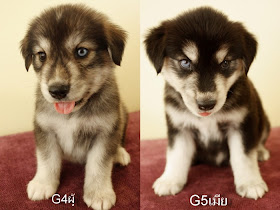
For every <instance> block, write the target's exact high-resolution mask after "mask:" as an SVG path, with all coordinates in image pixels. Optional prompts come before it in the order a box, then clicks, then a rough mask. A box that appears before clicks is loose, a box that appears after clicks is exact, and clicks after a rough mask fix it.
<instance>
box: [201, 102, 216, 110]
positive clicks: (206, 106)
mask: <svg viewBox="0 0 280 210" xmlns="http://www.w3.org/2000/svg"><path fill="white" fill-rule="evenodd" d="M216 102H217V101H216V100H208V101H197V105H198V108H199V109H200V110H202V111H209V110H211V109H213V108H214V107H215V105H216Z"/></svg>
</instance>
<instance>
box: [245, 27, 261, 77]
mask: <svg viewBox="0 0 280 210" xmlns="http://www.w3.org/2000/svg"><path fill="white" fill-rule="evenodd" d="M243 30H244V33H243V36H244V43H245V47H244V51H245V55H244V60H245V65H246V66H245V70H246V74H247V73H248V71H249V68H250V66H251V64H252V62H253V60H254V58H255V56H256V53H257V47H258V43H257V40H256V39H255V37H254V36H253V35H252V34H251V33H249V32H248V31H247V30H246V29H245V28H243Z"/></svg>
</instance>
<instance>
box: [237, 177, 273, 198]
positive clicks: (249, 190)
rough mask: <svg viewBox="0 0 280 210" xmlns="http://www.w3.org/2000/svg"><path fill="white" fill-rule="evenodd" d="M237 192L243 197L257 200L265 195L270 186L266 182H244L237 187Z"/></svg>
mask: <svg viewBox="0 0 280 210" xmlns="http://www.w3.org/2000/svg"><path fill="white" fill-rule="evenodd" d="M236 192H237V194H239V195H240V196H242V197H246V198H251V199H255V200H257V199H258V198H261V197H263V195H264V194H265V193H266V192H268V187H267V185H266V183H265V182H263V181H260V182H255V183H251V184H243V185H240V186H237V187H236Z"/></svg>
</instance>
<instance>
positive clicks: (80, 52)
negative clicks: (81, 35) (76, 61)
mask: <svg viewBox="0 0 280 210" xmlns="http://www.w3.org/2000/svg"><path fill="white" fill-rule="evenodd" d="M87 54H88V49H86V48H84V47H80V48H78V49H77V55H78V57H80V58H84V57H86V56H87Z"/></svg>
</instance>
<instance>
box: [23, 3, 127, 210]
mask: <svg viewBox="0 0 280 210" xmlns="http://www.w3.org/2000/svg"><path fill="white" fill-rule="evenodd" d="M125 39H126V34H125V32H124V31H123V30H122V29H121V28H120V27H118V26H116V25H114V24H113V23H111V22H110V21H109V20H108V18H107V17H105V16H104V15H102V14H100V13H98V12H96V11H95V10H93V9H90V8H87V7H85V6H83V5H61V6H58V7H55V8H50V9H49V10H46V11H44V12H43V13H42V14H41V15H40V16H39V17H37V18H36V19H34V20H33V21H32V22H31V24H30V27H29V29H28V31H27V34H26V36H25V38H24V39H23V40H22V45H21V52H22V55H23V57H24V59H25V67H26V69H27V70H28V68H29V67H30V65H31V64H33V67H34V70H35V72H36V75H37V77H38V81H39V82H38V86H37V92H36V96H37V98H36V111H35V119H34V126H35V129H34V131H35V137H36V156H37V172H36V175H35V177H34V178H33V179H32V180H31V181H30V182H29V184H28V187H27V193H28V197H29V199H31V200H42V199H47V198H49V197H51V196H52V195H53V194H54V193H55V192H56V190H57V188H58V185H59V179H60V171H61V162H62V159H63V158H66V159H69V160H71V161H76V162H80V163H86V169H85V173H86V174H85V183H84V196H83V198H84V201H85V203H86V204H87V205H88V206H89V207H92V208H94V209H109V208H111V206H112V205H114V204H115V201H116V195H115V192H114V191H113V187H112V181H111V171H112V166H113V163H114V162H117V163H120V164H121V165H127V164H128V163H129V162H130V156H129V154H128V153H127V152H126V151H125V149H124V147H123V144H124V134H125V129H126V123H127V113H126V109H125V107H124V105H123V103H121V100H120V96H119V92H118V87H117V83H116V79H115V75H114V72H113V69H114V66H115V65H120V63H121V59H122V55H123V50H124V46H125ZM56 110H57V111H56ZM63 113H64V114H63Z"/></svg>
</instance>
